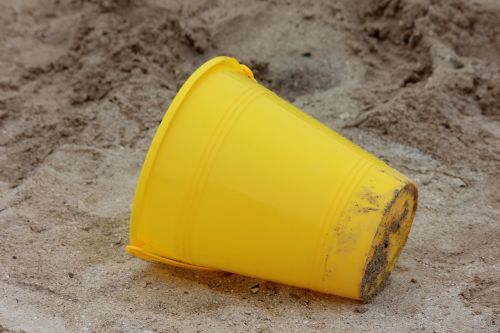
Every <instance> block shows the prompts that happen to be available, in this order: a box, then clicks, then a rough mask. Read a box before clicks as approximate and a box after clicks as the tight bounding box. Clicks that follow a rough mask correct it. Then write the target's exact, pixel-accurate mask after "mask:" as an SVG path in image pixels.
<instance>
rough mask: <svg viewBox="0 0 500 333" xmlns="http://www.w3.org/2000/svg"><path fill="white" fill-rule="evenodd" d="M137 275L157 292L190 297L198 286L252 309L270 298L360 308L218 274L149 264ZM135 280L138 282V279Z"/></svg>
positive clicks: (329, 297) (308, 292)
mask: <svg viewBox="0 0 500 333" xmlns="http://www.w3.org/2000/svg"><path fill="white" fill-rule="evenodd" d="M138 275H141V276H143V277H145V276H147V277H148V278H149V279H153V281H154V283H155V285H156V286H157V287H159V288H168V287H170V288H172V287H173V288H179V289H182V291H183V292H184V294H187V293H191V290H194V291H193V292H196V290H199V289H200V286H201V287H202V288H208V289H209V290H211V291H212V292H214V293H215V294H218V295H219V296H228V297H232V298H239V299H240V300H242V302H244V301H245V300H252V299H253V300H257V302H254V305H257V306H258V307H261V308H263V309H265V308H266V301H269V300H272V299H273V298H279V300H280V301H279V302H280V303H282V302H283V303H296V304H298V305H303V306H307V305H309V304H310V303H313V302H316V303H323V304H324V303H328V305H329V306H333V307H354V306H358V305H360V304H362V303H361V302H360V301H356V300H351V299H347V298H343V297H338V296H334V295H328V294H325V293H320V292H316V291H312V290H308V289H302V288H297V287H292V286H287V285H283V284H280V283H276V282H271V281H267V280H262V279H257V278H252V277H247V276H243V275H239V274H235V273H229V272H222V271H197V270H191V269H186V268H180V267H174V266H169V265H165V264H160V263H150V264H148V265H147V266H146V267H145V269H144V270H142V271H141V272H138ZM137 278H138V279H140V277H139V276H137ZM172 285H174V286H172ZM167 286H168V287H167ZM190 289H191V290H190ZM182 291H180V292H182Z"/></svg>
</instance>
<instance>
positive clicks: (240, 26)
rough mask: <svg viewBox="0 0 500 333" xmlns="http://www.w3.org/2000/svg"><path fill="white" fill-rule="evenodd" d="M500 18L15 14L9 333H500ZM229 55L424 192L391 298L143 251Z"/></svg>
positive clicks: (398, 10)
mask: <svg viewBox="0 0 500 333" xmlns="http://www.w3.org/2000/svg"><path fill="white" fill-rule="evenodd" d="M499 21H500V3H498V1H495V0H475V1H465V0H446V1H434V0H369V1H364V0H356V1H344V0H336V1H306V0H301V1H253V2H248V1H243V0H238V1H229V0H219V1H211V0H207V1H201V2H200V1H181V0H177V1H168V2H165V1H154V0H148V1H146V0H144V1H132V0H103V1H97V0H87V1H83V0H72V1H57V0H44V1H42V2H36V3H34V2H30V1H26V0H25V1H16V2H13V1H2V2H0V27H1V31H2V33H1V34H0V73H2V75H1V77H0V193H1V196H0V228H1V229H2V232H0V267H1V269H0V295H1V297H0V331H1V332H3V331H7V332H10V331H13V332H23V331H26V332H49V331H50V332H59V331H60V332H68V331H75V332H76V331H93V332H120V331H124V332H139V331H140V332H145V331H148V332H149V331H153V332H178V331H179V332H185V331H189V332H193V331H216V332H221V331H228V332H235V331H236V332H248V331H252V332H282V331H287V332H288V331H332V330H335V331H372V330H375V331H401V332H403V331H405V332H406V331H424V332H432V331H462V332H478V331H482V332H497V331H498V325H499V324H498V314H499V313H500V303H499V300H500V294H499V293H500V284H499V283H498V280H499V279H498V277H499V276H500V267H499V265H498V264H499V262H498V258H499V257H500V242H499V240H500V225H499V223H498V221H499V219H500V195H499V194H498V188H500V181H499V176H500V26H499V25H498V22H499ZM220 54H226V55H231V56H235V57H236V58H238V59H239V60H240V61H242V62H244V63H247V64H248V65H249V66H250V67H252V69H253V70H254V73H255V75H256V78H257V79H258V80H259V81H260V82H262V83H263V84H265V85H267V86H269V87H270V88H271V89H273V90H275V91H276V92H277V93H278V94H280V95H282V96H284V97H285V98H287V99H289V100H291V101H293V102H294V103H295V104H296V105H297V106H299V107H300V108H302V109H303V110H304V111H306V112H308V113H310V114H311V115H313V116H314V117H316V118H317V119H319V120H320V121H322V122H324V123H326V124H327V125H328V126H330V127H332V128H334V129H335V130H337V131H339V132H341V133H342V134H344V135H345V136H347V137H349V138H351V139H352V140H353V141H354V142H356V143H358V144H359V145H361V146H363V147H364V148H365V149H367V150H369V151H371V152H373V153H374V154H375V155H378V156H380V157H382V158H383V159H384V160H386V161H387V162H389V163H390V164H391V165H393V166H394V167H395V168H397V169H399V170H401V171H402V172H403V173H405V174H407V175H409V176H410V177H412V178H414V179H416V180H417V182H418V186H419V190H420V203H419V211H418V213H417V217H416V220H415V222H414V227H413V230H412V232H411V234H410V239H409V241H408V244H407V246H406V248H405V250H404V251H403V253H402V255H401V258H400V260H399V263H398V264H397V267H396V269H395V272H394V274H393V275H392V277H391V279H390V283H389V285H388V286H387V287H386V289H385V290H384V292H382V294H381V295H379V296H378V297H377V298H376V299H375V300H374V301H373V302H372V303H370V304H367V305H363V306H360V305H359V304H357V303H355V302H351V301H347V300H342V299H339V298H336V297H333V296H327V295H322V294H319V293H313V292H310V291H307V290H301V289H295V288H291V287H287V286H282V285H278V284H274V283H270V282H265V281H258V280H255V279H251V278H246V277H242V276H236V275H232V274H225V273H200V272H192V271H188V270H183V269H178V268H173V267H169V266H166V265H159V264H149V263H146V262H143V261H140V260H138V259H135V258H131V257H129V256H128V255H127V254H125V252H124V245H125V244H126V243H127V239H128V216H129V212H130V203H131V200H132V195H133V191H134V187H135V183H136V180H137V176H138V174H139V171H140V167H141V164H142V161H143V158H144V156H145V153H146V151H147V149H148V146H149V143H150V141H151V139H152V137H153V135H154V132H155V130H156V127H157V126H158V124H159V122H160V120H161V118H162V116H163V114H164V110H165V109H166V107H167V106H168V104H169V103H170V101H171V99H172V97H173V96H174V95H175V93H176V91H177V89H178V88H179V86H180V85H181V84H182V82H183V80H185V78H187V76H188V75H189V74H190V73H191V72H192V71H193V70H194V69H195V68H196V67H197V66H199V65H200V64H201V63H203V62H204V61H205V60H207V59H209V58H211V57H212V56H215V55H220Z"/></svg>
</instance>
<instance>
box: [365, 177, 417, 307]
mask: <svg viewBox="0 0 500 333" xmlns="http://www.w3.org/2000/svg"><path fill="white" fill-rule="evenodd" d="M416 208H417V188H416V187H415V185H414V184H413V183H407V184H406V185H405V186H404V187H403V188H401V189H398V190H397V191H396V193H395V194H394V199H393V200H392V201H391V202H390V203H389V205H388V206H387V207H386V208H385V210H384V217H383V220H382V222H381V223H380V226H379V228H378V230H377V233H376V235H375V237H374V240H373V244H372V247H371V250H370V254H369V255H368V260H367V264H366V266H365V273H364V276H363V279H362V281H361V299H362V300H363V301H364V302H367V301H369V300H371V299H372V298H373V297H375V296H376V295H377V294H378V292H379V291H380V290H382V289H383V287H384V285H385V281H386V280H387V278H388V277H389V275H390V273H391V271H392V269H393V268H394V265H395V263H396V259H397V258H398V255H399V253H400V252H401V249H402V248H403V246H404V245H405V243H406V239H407V238H408V233H409V232H410V228H411V224H412V221H413V217H414V215H415V210H416Z"/></svg>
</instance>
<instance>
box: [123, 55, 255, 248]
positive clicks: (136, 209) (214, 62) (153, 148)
mask: <svg viewBox="0 0 500 333" xmlns="http://www.w3.org/2000/svg"><path fill="white" fill-rule="evenodd" d="M221 64H226V65H228V66H230V67H234V68H235V69H237V70H240V71H241V72H242V74H243V75H245V76H248V77H249V78H251V79H254V78H253V74H252V72H251V71H250V69H248V67H247V66H245V65H242V64H240V63H239V62H238V60H236V59H235V58H232V57H228V56H217V57H215V58H212V59H210V60H208V61H206V62H205V63H203V64H202V65H201V66H200V67H198V68H197V69H196V70H195V71H194V72H193V73H192V74H191V75H190V76H189V78H188V79H187V80H186V81H185V82H184V83H183V85H182V86H181V88H180V89H179V91H178V92H177V93H176V95H175V96H174V98H173V100H172V102H171V103H170V106H169V107H168V108H167V110H166V112H165V114H164V115H163V118H162V120H161V123H160V125H159V126H158V129H157V130H156V133H155V135H154V137H153V140H152V142H151V144H150V146H149V149H148V152H147V154H146V157H145V159H144V162H143V166H142V169H141V172H140V174H139V178H138V181H137V185H136V190H135V194H134V199H133V203H132V209H131V214H130V226H129V230H130V231H129V235H130V240H129V244H130V245H131V246H135V247H141V246H143V245H144V243H143V242H141V241H140V240H138V239H137V232H138V224H139V219H138V217H139V216H140V213H141V212H142V210H143V202H144V194H145V191H146V188H147V184H148V181H149V178H150V173H151V169H152V168H153V166H154V165H155V162H156V158H157V156H158V151H159V148H160V146H161V145H162V143H163V141H164V138H165V135H166V134H167V132H168V129H169V127H170V125H171V123H172V121H173V120H174V118H175V115H176V114H177V113H178V112H179V109H180V108H181V106H182V103H183V102H184V100H185V99H186V97H187V96H188V95H189V93H190V92H191V90H192V88H193V87H194V86H195V85H196V84H197V83H198V82H199V80H200V79H201V78H202V77H204V76H205V75H206V74H207V73H208V72H209V71H210V70H212V69H213V68H214V67H216V66H218V65H221ZM150 255H154V254H152V253H151V254H150Z"/></svg>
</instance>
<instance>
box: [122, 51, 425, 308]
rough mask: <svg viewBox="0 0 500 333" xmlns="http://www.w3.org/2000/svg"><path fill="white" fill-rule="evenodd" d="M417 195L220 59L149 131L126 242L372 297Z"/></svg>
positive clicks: (186, 259) (173, 257)
mask: <svg viewBox="0 0 500 333" xmlns="http://www.w3.org/2000/svg"><path fill="white" fill-rule="evenodd" d="M416 204H417V190H416V187H415V184H414V183H413V182H412V181H411V180H409V179H408V178H406V177H405V176H403V175H401V174H400V173H398V172H397V171H396V170H394V169H392V168H391V167H389V166H388V165H387V164H385V163H384V162H382V161H381V160H379V159H377V158H376V157H374V156H373V155H371V154H369V153H367V152H366V151H364V150H363V149H361V148H360V147H358V146H356V145H355V144H353V143H352V142H350V141H349V140H347V139H345V138H344V137H342V136H341V135H339V134H337V133H335V132H334V131H332V130H330V129H329V128H327V127H325V126H324V125H322V124H321V123H319V122H318V121H316V120H315V119H313V118H312V117H310V116H308V115H307V114H305V113H303V112H302V111H300V110H299V109H297V108H296V107H294V106H293V105H291V104H290V103H288V102H286V101H285V100H283V99H282V98H280V97H279V96H277V95H276V94H274V93H273V92H272V91H270V90H268V89H267V88H265V87H263V86H261V85H260V84H259V83H258V82H257V81H255V79H254V78H253V74H252V72H251V71H250V69H249V68H248V67H246V66H244V65H241V64H239V63H238V61H236V60H235V59H233V58H229V57H217V58H214V59H212V60H210V61H208V62H207V63H205V64H204V65H202V66H201V67H200V68H199V69H198V70H196V71H195V73H194V74H192V75H191V77H190V78H189V79H188V80H187V82H186V83H185V84H184V85H183V87H182V88H181V89H180V91H179V92H178V94H177V96H176V97H175V98H174V100H173V101H172V104H171V105H170V107H169V109H168V111H167V113H166V115H165V117H164V119H163V120H162V123H161V124H160V127H159V129H158V131H157V133H156V135H155V137H154V139H153V142H152V144H151V147H150V149H149V151H148V154H147V156H146V160H145V162H144V166H143V169H142V172H141V175H140V177H139V182H138V185H137V189H136V194H135V198H134V204H133V208H132V214H131V224H130V245H129V246H128V247H127V250H128V251H129V252H130V253H131V254H133V255H135V256H137V257H140V258H143V259H146V260H152V261H159V262H164V263H167V264H171V265H176V266H180V267H184V268H193V269H214V270H224V271H229V272H234V273H239V274H243V275H247V276H253V277H259V278H263V279H268V280H272V281H276V282H281V283H285V284H290V285H294V286H298V287H303V288H308V289H312V290H317V291H322V292H326V293H331V294H335V295H339V296H344V297H349V298H355V299H362V300H368V299H370V298H372V297H373V296H374V295H376V293H377V292H378V291H379V290H380V289H381V287H382V286H383V285H384V281H386V279H387V277H388V275H389V273H390V272H391V270H392V268H393V267H394V265H395V261H396V259H397V257H398V255H399V252H400V251H401V249H402V248H403V246H404V244H405V242H406V239H407V237H408V233H409V231H410V228H411V224H412V221H413V217H414V215H415V209H416Z"/></svg>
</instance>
